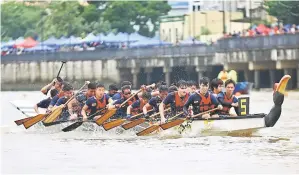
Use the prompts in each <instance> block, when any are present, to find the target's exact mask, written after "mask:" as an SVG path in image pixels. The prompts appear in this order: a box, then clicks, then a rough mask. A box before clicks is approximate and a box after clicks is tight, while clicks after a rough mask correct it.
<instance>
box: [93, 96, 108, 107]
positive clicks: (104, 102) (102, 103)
mask: <svg viewBox="0 0 299 175" xmlns="http://www.w3.org/2000/svg"><path fill="white" fill-rule="evenodd" d="M95 99H96V100H97V109H98V110H99V109H103V108H105V107H106V105H107V102H106V101H107V100H106V97H105V95H104V99H103V102H101V100H98V99H97V98H96V97H95Z"/></svg>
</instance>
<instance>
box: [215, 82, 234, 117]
mask: <svg viewBox="0 0 299 175" xmlns="http://www.w3.org/2000/svg"><path fill="white" fill-rule="evenodd" d="M235 85H236V83H235V82H234V81H233V80H231V79H228V80H227V81H226V82H225V89H226V92H220V93H219V94H218V96H217V99H218V101H219V102H220V103H221V104H222V106H223V109H222V110H221V111H220V112H219V114H222V115H230V116H231V117H235V116H237V113H236V112H237V111H238V99H237V98H236V97H235V96H234V95H233V92H234V90H235ZM232 107H233V108H232Z"/></svg>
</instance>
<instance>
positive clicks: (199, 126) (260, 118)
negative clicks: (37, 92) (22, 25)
mask: <svg viewBox="0 0 299 175" xmlns="http://www.w3.org/2000/svg"><path fill="white" fill-rule="evenodd" d="M290 78H291V77H290V76H289V75H285V76H284V77H283V78H282V79H281V80H280V82H279V85H278V86H277V89H276V91H275V92H274V93H273V102H274V106H273V107H272V109H271V110H270V112H269V113H268V114H264V113H260V114H248V111H249V104H248V103H247V105H244V104H242V101H243V100H240V103H239V106H240V108H241V110H242V111H241V112H240V116H237V117H226V116H224V117H219V118H210V119H208V120H206V119H194V120H193V121H192V122H190V121H188V120H186V121H185V122H184V123H183V124H181V125H180V126H176V127H173V128H170V129H167V130H162V129H159V130H157V131H155V132H153V133H151V134H150V135H177V134H179V135H183V134H188V135H234V136H250V135H251V134H253V133H254V132H255V131H257V130H259V129H261V128H265V127H273V126H274V125H275V123H276V122H277V121H278V119H279V118H280V115H281V105H282V104H283V101H284V93H285V89H286V86H287V83H288V80H289V79H290ZM11 103H12V104H13V106H15V107H16V108H17V109H18V110H20V111H22V110H23V111H22V112H23V113H24V114H26V111H25V109H26V110H27V113H28V114H29V112H30V113H31V112H32V110H33V108H32V106H31V108H32V109H31V111H30V107H29V106H28V105H26V104H27V103H26V101H23V102H22V101H18V102H16V101H11ZM244 113H245V114H244ZM71 123H73V122H71V121H69V122H64V123H63V124H59V125H58V126H57V125H55V126H50V127H48V128H47V129H50V128H52V127H55V128H57V129H62V128H64V127H66V126H68V125H70V124H71ZM149 126H151V124H150V123H149V122H145V123H143V124H141V125H138V126H136V127H134V128H132V129H131V131H134V132H140V131H142V130H144V129H145V128H147V127H149ZM80 128H81V129H80V130H89V131H90V130H102V131H103V129H102V128H101V127H99V126H97V125H96V124H95V123H93V122H86V123H84V124H83V125H82V127H80ZM78 129H79V128H78ZM55 130H56V129H55ZM111 131H112V132H115V131H117V132H118V133H122V132H126V131H125V130H123V129H122V128H121V127H117V128H114V129H112V130H111Z"/></svg>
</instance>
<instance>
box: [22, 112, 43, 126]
mask: <svg viewBox="0 0 299 175" xmlns="http://www.w3.org/2000/svg"><path fill="white" fill-rule="evenodd" d="M46 115H47V114H38V115H37V116H34V117H32V118H31V119H29V120H27V121H25V122H24V123H23V125H24V127H25V128H26V129H28V128H30V127H31V126H33V125H34V124H36V123H38V122H40V121H41V120H43V119H44V117H45V116H46Z"/></svg>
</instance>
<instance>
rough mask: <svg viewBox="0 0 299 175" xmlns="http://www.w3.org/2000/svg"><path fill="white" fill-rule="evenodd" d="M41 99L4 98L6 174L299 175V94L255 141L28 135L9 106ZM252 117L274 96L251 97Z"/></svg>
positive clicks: (32, 95) (38, 131)
mask: <svg viewBox="0 0 299 175" xmlns="http://www.w3.org/2000/svg"><path fill="white" fill-rule="evenodd" d="M42 98H44V96H43V95H42V94H41V93H39V92H1V174H16V173H17V174H25V173H26V174H32V173H39V174H46V173H50V174H65V173H67V174H74V173H80V174H83V173H84V174H88V173H93V174H95V173H96V174H195V173H196V174H199V173H209V174H210V173H221V174H223V173H228V174H236V173H242V174H243V173H271V174H273V173H276V174H277V173H279V174H280V173H283V174H291V173H299V115H298V114H299V93H298V92H297V93H296V92H289V94H288V96H287V97H286V98H285V101H284V104H283V109H282V110H283V111H282V116H281V118H280V119H279V121H278V122H277V123H276V125H275V126H274V127H273V128H265V129H261V130H259V131H258V132H257V133H256V134H255V136H253V137H230V136H198V137H194V136H192V137H188V136H184V137H176V138H164V137H137V136H135V135H134V133H133V132H126V133H124V134H117V133H115V132H113V131H112V132H105V131H96V132H88V131H80V130H75V131H72V132H68V133H63V132H59V131H57V130H53V129H51V128H41V127H33V128H29V129H28V130H25V129H24V128H23V127H18V126H16V125H15V124H14V122H13V121H14V120H17V119H20V118H24V116H23V115H22V114H21V113H20V112H19V111H18V110H16V109H15V108H14V107H12V105H11V104H10V103H8V101H10V100H20V99H22V100H30V101H32V102H38V101H39V100H40V99H42ZM250 98H251V100H250V112H251V113H261V112H265V113H267V112H268V111H269V110H270V108H271V106H272V93H271V92H252V94H251V96H250Z"/></svg>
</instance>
